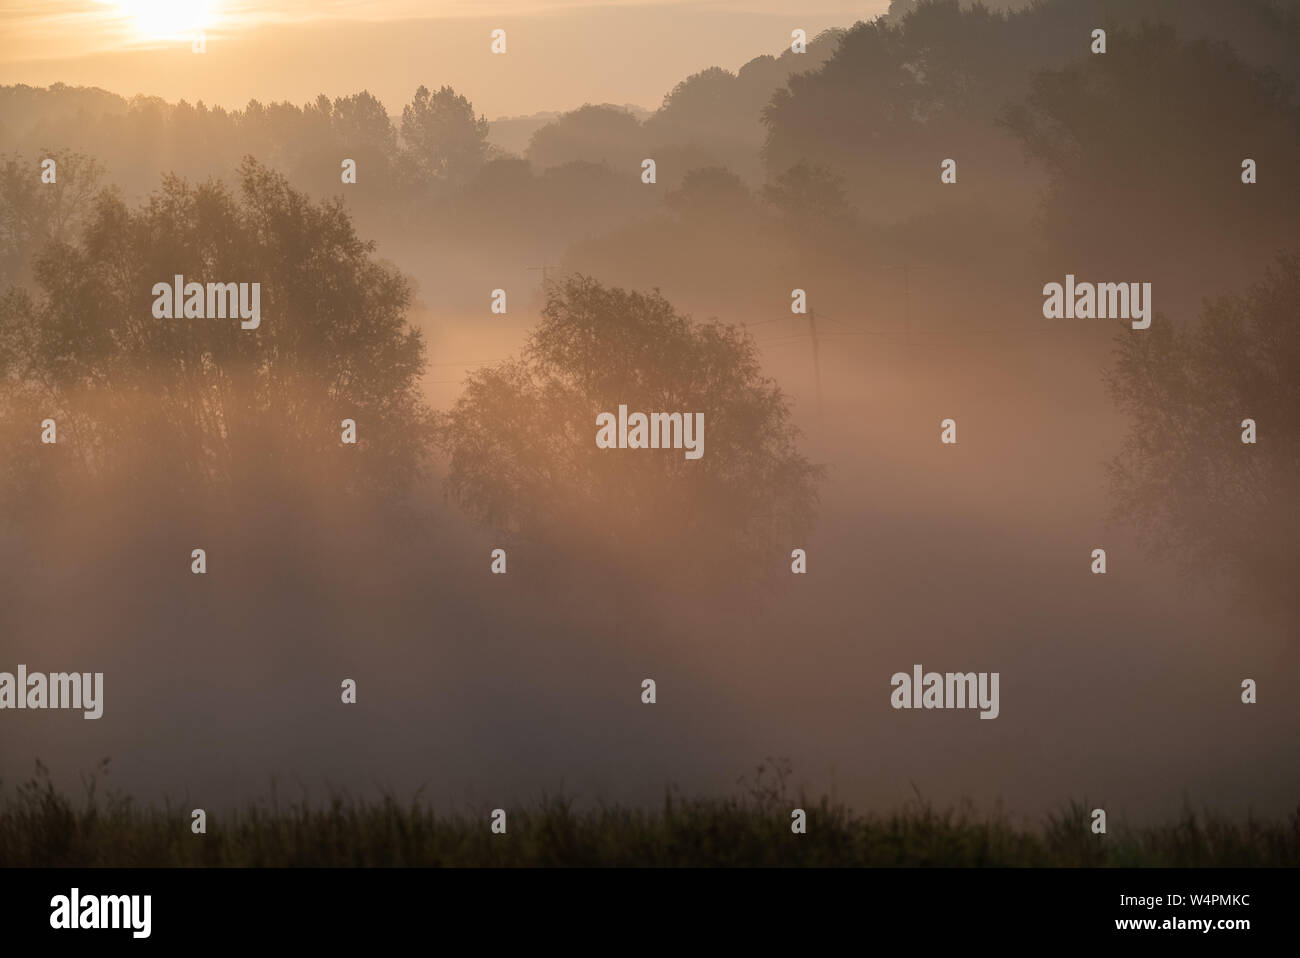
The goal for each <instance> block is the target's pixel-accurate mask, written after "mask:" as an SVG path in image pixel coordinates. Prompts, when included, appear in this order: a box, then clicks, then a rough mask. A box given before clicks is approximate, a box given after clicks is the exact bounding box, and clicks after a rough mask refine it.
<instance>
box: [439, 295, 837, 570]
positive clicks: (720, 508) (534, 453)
mask: <svg viewBox="0 0 1300 958" xmlns="http://www.w3.org/2000/svg"><path fill="white" fill-rule="evenodd" d="M542 315H543V320H542V322H541V324H540V325H539V326H538V327H537V329H536V330H534V332H533V333H532V335H531V337H530V339H529V341H528V344H527V346H526V348H525V350H524V352H523V355H522V357H521V358H519V359H517V360H513V361H510V362H507V363H503V364H501V365H498V366H495V367H491V368H487V369H484V370H480V371H479V372H477V373H475V374H473V375H472V376H471V377H470V378H469V381H468V383H467V385H466V388H465V392H464V394H463V395H462V396H461V397H460V398H459V399H458V400H457V401H456V403H455V405H454V406H453V407H452V409H451V410H450V412H448V413H446V414H445V415H443V416H441V417H440V419H439V423H438V427H437V431H438V441H439V444H440V445H441V446H442V447H443V448H444V449H445V450H446V452H447V453H448V454H449V457H450V473H449V477H448V490H449V492H450V494H451V495H452V496H453V497H454V498H455V499H456V500H457V501H458V502H459V503H460V504H461V505H462V506H464V507H465V508H466V509H467V510H468V511H469V512H470V513H471V514H473V515H474V516H476V517H477V518H478V519H480V520H481V521H483V522H484V523H486V524H488V525H490V526H492V527H493V528H495V529H496V530H499V531H500V532H502V533H505V534H513V535H514V536H516V537H519V538H523V539H532V540H541V541H545V542H550V543H556V542H560V543H566V542H567V543H574V542H584V543H589V544H592V545H593V546H594V547H596V548H597V549H599V550H601V554H602V555H607V554H608V555H617V556H619V557H620V558H628V557H629V554H630V553H636V554H638V555H640V556H644V557H646V558H647V559H648V560H660V559H666V560H667V561H669V562H671V563H673V564H676V565H678V566H683V565H684V566H690V567H691V568H697V567H698V565H699V564H701V563H706V564H708V563H716V562H717V561H718V560H719V559H720V558H725V559H734V560H736V564H737V565H741V566H743V565H744V564H745V562H746V561H749V560H753V559H755V558H757V556H758V554H759V553H762V554H763V555H764V556H765V557H766V561H768V562H769V563H771V562H775V563H778V564H779V561H780V556H781V555H788V554H789V551H788V550H789V548H790V545H791V543H792V542H793V541H795V538H797V537H798V536H799V535H801V534H802V533H803V532H804V531H806V529H807V528H808V526H809V525H810V523H811V521H812V517H813V511H814V506H815V503H816V500H817V486H818V483H819V481H820V479H821V478H822V475H823V471H822V469H821V468H820V467H817V466H814V465H811V464H810V463H809V462H808V461H807V460H806V459H805V458H804V457H803V456H802V455H801V454H800V453H799V452H798V450H797V449H796V446H795V440H796V438H797V432H796V430H795V428H794V427H793V426H792V425H791V423H790V419H789V416H790V412H789V405H788V402H787V400H786V399H785V397H784V396H783V394H782V393H781V391H780V389H779V388H778V387H777V386H776V385H775V384H774V383H773V382H772V381H771V380H769V379H766V378H764V377H763V376H762V374H761V369H760V365H759V360H758V356H757V352H756V349H755V346H754V344H753V342H752V340H750V339H749V338H748V337H747V336H746V335H745V334H744V333H742V332H740V331H738V330H737V329H736V328H735V327H732V326H723V325H720V324H717V323H708V324H697V323H695V322H692V321H691V320H690V319H688V318H686V317H684V316H681V315H679V314H678V313H677V312H676V311H675V310H674V309H673V307H672V305H671V304H670V303H669V302H668V301H667V300H666V299H664V297H663V296H662V295H660V294H659V293H658V292H654V293H638V292H629V291H625V290H621V289H615V288H609V287H605V286H602V285H601V284H600V283H598V282H596V281H595V280H593V279H590V278H587V277H582V276H576V277H571V278H569V279H567V280H565V281H564V282H563V283H561V284H553V285H551V286H550V287H549V289H548V297H547V302H546V306H545V308H544V309H543V312H542ZM620 403H623V404H626V405H627V406H628V409H629V412H633V411H642V412H647V413H649V412H682V413H687V412H690V413H695V412H702V413H703V414H704V419H705V452H704V455H703V457H702V458H700V459H697V460H688V459H686V458H685V456H684V453H683V450H681V449H645V450H631V449H600V448H598V447H597V445H596V431H597V430H596V417H597V415H598V414H600V413H602V412H617V409H618V406H619V404H620ZM780 549H784V550H785V551H784V552H781V551H776V552H773V551H772V550H780ZM760 561H763V560H760ZM769 567H770V566H769ZM733 568H734V566H733Z"/></svg>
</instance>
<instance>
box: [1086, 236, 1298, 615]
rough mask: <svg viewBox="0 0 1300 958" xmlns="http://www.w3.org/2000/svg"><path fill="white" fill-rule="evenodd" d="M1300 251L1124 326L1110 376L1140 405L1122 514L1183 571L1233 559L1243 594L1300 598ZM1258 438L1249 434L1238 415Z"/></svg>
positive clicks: (1275, 601) (1122, 470)
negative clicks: (1240, 284) (1173, 314)
mask: <svg viewBox="0 0 1300 958" xmlns="http://www.w3.org/2000/svg"><path fill="white" fill-rule="evenodd" d="M1297 317H1300V259H1297V258H1296V257H1295V256H1293V255H1283V256H1280V257H1279V258H1278V261H1277V264H1276V266H1275V267H1274V268H1272V269H1269V270H1268V271H1266V273H1265V276H1264V279H1263V280H1262V281H1261V282H1260V283H1258V284H1257V285H1256V286H1255V287H1253V288H1252V289H1251V290H1250V291H1249V293H1248V294H1247V295H1245V296H1241V297H1226V298H1221V299H1218V300H1216V301H1214V302H1211V303H1207V305H1206V307H1205V309H1204V311H1203V313H1202V315H1201V318H1200V322H1199V323H1197V324H1195V325H1192V326H1190V327H1188V328H1183V329H1180V328H1179V327H1178V326H1177V325H1175V324H1173V323H1170V322H1161V323H1153V324H1152V326H1151V329H1150V330H1147V331H1146V333H1144V334H1143V335H1140V336H1134V335H1131V334H1128V335H1123V336H1121V338H1120V344H1121V345H1120V352H1119V361H1118V363H1117V365H1116V367H1115V370H1114V372H1113V374H1112V375H1111V377H1110V380H1109V385H1110V390H1111V394H1112V396H1113V398H1114V399H1115V402H1116V403H1117V404H1118V405H1119V407H1120V408H1121V409H1123V410H1124V411H1125V412H1127V413H1129V414H1130V415H1131V416H1132V420H1133V423H1132V427H1131V431H1130V433H1129V435H1128V437H1127V440H1126V442H1125V444H1124V448H1123V451H1122V452H1121V454H1120V455H1119V456H1117V457H1116V458H1115V459H1114V460H1113V461H1112V462H1111V463H1109V474H1110V480H1111V488H1112V492H1113V494H1114V498H1115V513H1114V514H1115V517H1116V518H1118V519H1122V520H1126V521H1132V522H1135V523H1136V524H1137V526H1138V527H1139V529H1141V530H1142V531H1143V532H1144V533H1145V535H1146V537H1147V541H1148V544H1149V546H1150V547H1151V548H1152V550H1153V551H1154V552H1155V553H1157V554H1166V555H1170V556H1174V557H1176V558H1177V559H1178V560H1179V562H1180V564H1181V565H1182V567H1183V568H1184V570H1185V571H1187V572H1190V573H1201V574H1204V573H1208V572H1212V571H1215V570H1222V571H1227V572H1229V573H1230V574H1231V575H1232V576H1234V577H1235V579H1236V581H1237V583H1238V585H1239V586H1240V588H1241V591H1242V593H1243V594H1245V595H1249V596H1252V597H1254V598H1256V599H1259V600H1261V601H1263V602H1265V603H1267V605H1269V606H1270V607H1272V608H1274V609H1277V608H1282V609H1285V610H1287V611H1288V612H1289V613H1290V614H1291V615H1293V616H1294V615H1296V614H1297V613H1298V612H1300V602H1298V601H1297V597H1296V592H1295V583H1296V581H1297V578H1298V577H1300V509H1298V508H1297V506H1296V503H1297V502H1300V386H1298V385H1297V381H1296V370H1297V369H1300V328H1298V327H1297ZM1245 419H1253V420H1255V422H1256V424H1257V429H1258V441H1257V443H1256V444H1254V445H1250V444H1246V443H1243V442H1242V441H1241V436H1242V431H1243V429H1242V421H1243V420H1245Z"/></svg>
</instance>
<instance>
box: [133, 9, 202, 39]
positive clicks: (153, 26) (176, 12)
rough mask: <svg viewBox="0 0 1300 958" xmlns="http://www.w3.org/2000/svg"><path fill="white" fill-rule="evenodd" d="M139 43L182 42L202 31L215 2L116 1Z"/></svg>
mask: <svg viewBox="0 0 1300 958" xmlns="http://www.w3.org/2000/svg"><path fill="white" fill-rule="evenodd" d="M116 5H117V7H118V8H119V9H120V10H121V11H122V13H123V14H124V15H125V16H126V17H129V18H130V20H131V22H132V25H133V27H134V29H135V33H136V37H137V39H140V40H174V39H186V38H189V37H190V36H192V35H193V34H194V33H196V32H198V31H199V30H203V29H206V28H207V27H208V26H209V24H210V23H211V20H212V14H213V12H214V8H215V7H216V5H217V0H116Z"/></svg>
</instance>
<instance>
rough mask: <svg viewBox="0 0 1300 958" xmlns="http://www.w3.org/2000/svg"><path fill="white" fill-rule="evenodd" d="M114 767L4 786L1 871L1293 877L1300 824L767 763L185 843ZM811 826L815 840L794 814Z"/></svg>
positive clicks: (307, 807)
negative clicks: (927, 790) (892, 787)
mask: <svg viewBox="0 0 1300 958" xmlns="http://www.w3.org/2000/svg"><path fill="white" fill-rule="evenodd" d="M106 772H107V762H105V763H103V764H102V765H101V766H100V767H99V768H98V769H96V771H95V772H94V773H93V774H91V775H89V776H86V777H83V784H84V796H83V797H82V799H81V800H80V801H78V802H73V801H72V800H71V799H69V798H68V797H67V796H66V795H64V794H62V793H60V792H59V791H58V790H56V789H55V788H54V786H53V784H52V782H51V780H50V776H49V772H48V770H47V769H46V768H45V767H44V766H43V765H41V764H40V763H39V762H38V763H37V767H36V773H35V774H34V775H33V777H32V778H31V779H30V780H29V781H27V782H25V783H23V784H21V785H20V786H18V787H17V788H16V789H8V788H5V787H3V785H0V865H3V866H258V867H265V866H271V867H275V866H521V865H522V866H592V865H595V866H961V867H979V866H1085V867H1091V866H1129V865H1148V866H1207V865H1215V866H1243V865H1245V866H1269V865H1274V866H1276V865H1296V864H1300V808H1297V810H1296V811H1295V812H1293V813H1292V814H1290V815H1289V816H1288V817H1286V818H1285V819H1283V820H1280V821H1261V820H1258V819H1256V818H1254V817H1250V818H1247V819H1246V820H1245V821H1232V820H1228V819H1226V818H1223V817H1220V816H1216V815H1214V814H1209V813H1206V814H1198V813H1196V812H1195V811H1193V810H1192V809H1191V808H1187V809H1185V810H1184V811H1183V813H1182V816H1181V817H1180V818H1179V819H1178V820H1177V821H1174V822H1171V823H1169V824H1163V825H1148V826H1142V827H1136V828H1128V827H1125V826H1124V825H1123V824H1118V825H1115V826H1113V827H1112V829H1111V831H1110V833H1109V834H1107V835H1094V834H1093V833H1092V831H1091V829H1090V827H1089V826H1090V817H1089V814H1088V812H1089V804H1088V803H1087V802H1086V801H1082V802H1080V801H1075V802H1070V803H1069V804H1068V805H1067V806H1065V807H1064V808H1063V809H1061V810H1060V811H1059V812H1057V813H1054V814H1051V815H1049V816H1047V818H1046V819H1045V820H1044V821H1042V822H1041V823H1038V824H1032V823H1024V824H1015V823H1013V822H1012V821H1011V820H1010V819H1009V818H1008V817H1007V816H1006V815H1005V814H1004V813H1002V812H1001V811H995V812H993V813H989V814H983V815H980V814H977V812H976V810H975V809H974V808H973V806H971V805H970V803H963V804H962V805H961V806H960V807H958V808H955V809H954V808H947V809H938V808H935V807H934V806H933V805H932V804H931V803H930V802H928V801H926V800H924V799H923V798H922V797H921V796H920V795H919V794H918V795H917V796H916V797H915V798H914V799H912V800H910V801H908V802H907V803H905V804H904V805H903V806H902V807H901V808H899V809H897V810H895V811H892V812H888V813H884V814H874V813H858V812H855V811H853V810H852V809H850V808H848V807H846V806H845V805H843V804H841V803H838V802H833V801H832V800H831V799H829V798H827V797H826V796H822V797H820V798H816V799H812V798H809V797H808V796H806V795H801V796H799V797H798V798H794V797H791V796H790V795H788V794H787V788H786V781H787V778H788V774H789V769H788V766H785V765H783V764H781V763H776V764H775V765H773V764H772V763H770V762H769V763H765V764H764V765H762V766H759V768H758V772H757V775H756V777H755V778H754V779H752V780H744V779H742V780H741V783H740V784H741V785H742V786H743V787H742V789H741V791H740V794H739V795H737V796H734V797H725V798H683V797H682V796H681V795H680V794H678V793H677V791H676V790H675V789H672V788H669V789H668V790H667V791H666V792H665V796H664V801H663V804H662V806H661V807H659V808H658V809H654V810H649V809H639V808H631V807H624V806H618V805H607V804H599V805H596V806H594V807H590V808H585V809H578V808H576V807H575V801H574V799H573V798H571V797H566V796H563V795H551V796H547V797H543V798H541V799H539V800H537V801H535V802H533V803H532V804H531V805H529V806H528V807H523V808H512V809H509V810H508V814H509V818H508V834H507V835H505V836H502V835H494V834H492V832H491V830H490V828H489V813H488V810H487V809H483V810H482V811H481V813H457V814H436V813H435V812H434V810H433V808H432V807H430V806H429V805H428V804H425V803H422V802H421V801H420V800H419V795H418V794H417V795H416V796H415V797H414V798H413V799H412V800H411V801H410V802H407V803H403V802H399V801H397V800H396V799H395V798H393V797H392V796H391V795H383V796H382V797H381V798H379V799H377V800H361V799H356V798H352V797H348V796H347V795H345V794H341V793H334V794H331V795H330V796H329V798H328V800H326V801H325V802H323V803H320V804H313V803H311V802H310V801H308V800H307V799H305V798H304V799H303V800H302V801H298V802H291V803H289V804H287V805H283V806H282V805H281V804H280V802H279V799H278V798H275V797H273V798H272V799H271V801H270V802H269V803H268V802H266V801H262V802H257V803H251V804H249V805H248V806H246V807H245V808H243V809H241V810H239V811H235V812H231V813H226V814H213V815H210V816H209V818H208V822H207V832H206V834H203V835H196V834H193V833H192V832H191V828H190V823H191V818H190V809H189V808H187V807H175V806H173V805H172V804H171V803H170V802H168V803H166V804H165V805H164V806H162V807H156V806H155V807H149V808H141V807H139V806H137V805H136V804H135V803H134V802H133V801H132V800H131V799H130V798H129V797H128V796H125V795H123V794H122V793H120V792H115V791H113V790H107V791H101V789H100V782H101V780H102V778H103V776H104V775H105V774H106ZM794 808H803V809H805V810H806V811H807V816H808V830H807V833H806V834H801V835H796V834H793V833H792V832H791V829H790V823H791V817H790V815H791V810H792V809H794Z"/></svg>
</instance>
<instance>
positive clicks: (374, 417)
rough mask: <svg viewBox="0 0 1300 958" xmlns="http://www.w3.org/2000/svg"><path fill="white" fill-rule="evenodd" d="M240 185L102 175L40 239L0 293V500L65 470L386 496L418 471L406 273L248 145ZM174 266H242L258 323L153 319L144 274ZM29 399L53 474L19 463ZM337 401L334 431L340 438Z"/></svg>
mask: <svg viewBox="0 0 1300 958" xmlns="http://www.w3.org/2000/svg"><path fill="white" fill-rule="evenodd" d="M240 185H241V188H240V195H239V196H238V198H236V196H234V195H232V194H231V193H230V192H229V191H228V190H227V189H226V188H225V187H224V186H223V185H221V184H220V183H218V182H208V183H206V184H203V185H201V186H197V187H194V186H191V185H189V184H188V183H186V182H185V181H183V180H180V179H178V178H175V177H167V178H166V179H165V180H164V182H163V186H162V189H161V190H159V191H158V192H156V193H155V194H154V195H153V196H151V197H150V199H149V200H148V201H147V202H146V203H145V204H144V205H143V206H141V207H140V208H139V209H136V210H131V209H128V208H127V206H126V205H125V204H124V203H123V202H122V200H121V199H120V198H118V197H117V196H116V195H115V194H113V193H111V192H108V191H105V192H103V193H101V194H100V195H99V197H98V198H97V200H96V201H95V203H94V204H93V207H92V210H91V212H90V213H89V216H88V220H87V222H86V224H85V226H84V228H83V229H82V230H81V232H80V235H79V236H78V237H77V238H76V240H75V242H66V243H57V242H56V243H52V244H50V245H49V246H48V247H47V248H46V249H45V251H44V252H43V253H42V255H41V256H40V258H39V260H38V262H37V265H36V270H35V272H36V279H37V286H38V290H39V292H38V295H35V296H31V295H28V294H26V293H21V292H18V291H12V290H11V291H10V292H9V293H8V294H7V295H6V296H5V297H4V298H3V299H0V412H2V413H3V415H0V420H2V421H3V423H4V427H3V428H4V432H5V435H4V436H3V437H2V438H3V446H4V448H5V450H6V456H5V460H6V465H7V466H8V468H7V470H6V476H5V478H6V479H7V480H8V482H9V488H6V489H5V495H3V496H0V500H3V501H5V502H18V501H21V499H22V496H21V493H22V492H23V491H24V490H23V488H22V485H23V483H24V482H28V481H32V480H39V482H40V484H41V485H42V486H44V487H48V486H51V485H57V483H58V482H59V481H60V480H63V479H71V478H74V477H80V478H82V479H88V480H91V481H94V482H96V483H98V484H101V485H108V486H110V487H111V486H113V484H114V483H119V484H128V485H130V486H132V487H136V488H137V490H139V489H144V490H152V491H154V492H156V493H157V495H158V496H159V497H174V496H180V497H186V496H193V495H204V494H207V493H211V492H213V491H216V492H217V493H219V494H221V495H224V496H233V497H239V496H246V495H254V496H263V495H266V496H272V495H273V496H276V497H278V498H280V501H282V502H292V501H294V500H295V497H297V496H299V495H300V494H301V493H302V492H303V491H304V490H307V489H310V488H312V487H313V486H318V485H319V484H321V483H327V482H328V483H330V484H331V487H332V488H333V487H341V488H343V489H344V490H351V491H353V492H362V491H371V492H372V493H382V495H383V496H385V497H387V496H394V495H396V494H398V493H401V492H402V491H404V490H406V489H409V488H410V487H411V485H412V484H413V483H414V482H415V480H416V479H417V478H418V477H419V476H420V475H421V474H422V472H423V461H424V455H425V443H426V441H427V439H428V437H429V433H428V425H429V419H428V415H429V414H428V410H427V409H426V408H425V406H424V403H423V400H422V398H421V395H420V392H419V377H420V375H421V372H422V369H423V366H424V362H425V358H424V345H423V342H422V339H421V336H420V334H419V332H418V331H416V330H414V329H412V328H411V327H410V326H409V325H408V324H407V322H406V318H405V314H406V310H407V307H408V305H409V302H410V297H411V289H410V285H409V282H408V281H407V280H406V279H405V278H404V277H402V276H401V275H400V274H398V273H396V272H395V271H392V270H390V269H388V268H386V267H384V266H382V265H380V264H378V263H376V262H375V261H374V260H373V259H372V258H371V252H372V250H373V244H371V243H367V242H364V241H362V240H361V239H359V238H358V237H357V236H356V234H355V232H354V230H353V227H352V224H351V221H350V220H349V218H348V215H347V214H346V212H344V210H343V208H342V206H341V203H340V201H337V200H336V201H331V202H326V203H322V204H319V205H316V204H313V203H312V202H311V201H310V200H309V199H308V198H307V197H306V196H305V195H303V194H302V193H299V192H297V191H295V190H293V189H291V188H290V187H289V185H288V183H287V182H286V180H285V179H284V178H283V177H282V176H280V175H279V174H275V173H272V172H270V171H268V170H266V169H265V168H264V167H262V166H260V165H258V164H257V163H256V162H255V161H253V160H252V159H251V158H250V159H248V160H246V161H245V163H244V165H243V167H242V168H241V170H240ZM177 274H180V275H182V276H184V278H185V281H186V282H190V281H196V282H213V283H215V282H221V283H248V284H250V288H251V284H252V283H259V284H260V294H261V297H260V298H261V302H260V309H261V324H260V326H259V327H258V328H257V329H256V330H245V329H241V328H240V322H239V319H238V317H236V318H232V319H220V318H206V319H198V318H184V319H182V318H177V319H159V318H155V316H154V315H153V301H154V294H153V292H152V289H153V287H154V284H156V283H160V282H161V283H169V284H170V283H171V282H172V280H173V277H174V276H175V275H177ZM37 413H39V415H37ZM33 416H35V418H33ZM46 417H49V418H53V419H55V420H56V421H57V423H58V447H57V448H58V450H59V455H60V457H61V458H60V460H59V461H60V462H62V463H63V466H64V467H65V471H63V472H51V471H49V470H45V471H42V470H38V469H34V467H32V466H31V461H32V460H33V459H35V458H36V457H37V456H39V455H40V454H41V449H40V446H39V444H38V440H37V437H38V434H39V429H38V425H39V423H40V422H41V420H42V419H43V418H46ZM345 418H350V419H354V420H355V421H356V423H357V424H358V442H357V444H356V446H354V447H352V446H349V447H344V446H343V445H342V443H341V442H340V433H341V429H340V423H341V421H342V420H343V419H345ZM14 483H17V484H18V486H19V488H14ZM27 490H28V491H30V486H28V487H27Z"/></svg>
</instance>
